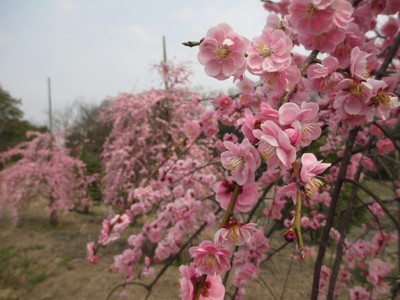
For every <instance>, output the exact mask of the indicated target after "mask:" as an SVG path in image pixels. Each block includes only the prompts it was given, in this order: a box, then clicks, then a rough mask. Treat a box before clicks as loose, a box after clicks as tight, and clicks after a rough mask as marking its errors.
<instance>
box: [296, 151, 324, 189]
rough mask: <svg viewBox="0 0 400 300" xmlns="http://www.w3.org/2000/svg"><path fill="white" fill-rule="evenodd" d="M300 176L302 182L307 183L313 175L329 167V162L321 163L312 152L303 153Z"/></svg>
mask: <svg viewBox="0 0 400 300" xmlns="http://www.w3.org/2000/svg"><path fill="white" fill-rule="evenodd" d="M301 164H302V167H301V171H300V178H301V181H302V182H303V183H308V182H310V181H311V180H312V178H313V177H316V176H317V175H319V174H321V173H322V172H324V171H325V170H326V169H327V168H329V167H330V165H331V164H330V163H323V162H322V160H319V161H318V160H317V158H316V157H315V155H314V154H313V153H304V154H303V155H302V157H301Z"/></svg>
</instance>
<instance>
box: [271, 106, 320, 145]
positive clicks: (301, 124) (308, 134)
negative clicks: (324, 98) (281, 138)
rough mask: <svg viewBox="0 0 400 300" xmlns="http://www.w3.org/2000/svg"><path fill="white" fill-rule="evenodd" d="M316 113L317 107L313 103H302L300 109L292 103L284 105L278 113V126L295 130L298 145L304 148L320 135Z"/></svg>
mask: <svg viewBox="0 0 400 300" xmlns="http://www.w3.org/2000/svg"><path fill="white" fill-rule="evenodd" d="M318 111H319V106H318V104H317V103H314V102H303V103H301V107H299V106H298V105H297V104H296V103H293V102H289V103H285V104H283V105H282V106H281V107H280V108H279V111H278V115H279V124H281V125H283V126H291V127H292V128H293V129H295V130H296V131H297V132H298V133H299V134H300V137H299V138H300V145H301V146H303V147H305V146H308V145H309V144H310V143H311V142H312V141H313V140H316V139H317V138H319V136H320V135H321V127H320V126H319V125H318V123H317V120H318ZM286 133H288V132H286ZM292 135H293V133H291V134H290V136H292ZM293 138H295V137H293ZM293 138H292V139H293ZM292 144H293V143H292Z"/></svg>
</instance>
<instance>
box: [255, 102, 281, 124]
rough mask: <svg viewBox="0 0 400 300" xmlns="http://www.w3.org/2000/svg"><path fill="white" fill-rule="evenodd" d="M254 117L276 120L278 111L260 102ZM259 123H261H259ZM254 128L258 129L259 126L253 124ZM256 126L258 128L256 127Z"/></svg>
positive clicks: (263, 119) (262, 119)
mask: <svg viewBox="0 0 400 300" xmlns="http://www.w3.org/2000/svg"><path fill="white" fill-rule="evenodd" d="M256 117H257V118H258V119H260V120H261V121H267V120H269V121H274V122H278V119H279V116H278V111H277V110H276V109H274V108H272V107H271V105H269V104H268V103H266V102H262V103H261V106H260V111H258V112H257V114H256ZM259 125H261V124H259ZM255 127H256V128H255V129H259V126H255ZM257 127H258V128H257Z"/></svg>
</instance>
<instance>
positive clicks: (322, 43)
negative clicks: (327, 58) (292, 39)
mask: <svg viewBox="0 0 400 300" xmlns="http://www.w3.org/2000/svg"><path fill="white" fill-rule="evenodd" d="M298 40H299V42H300V43H301V44H303V46H304V48H305V49H306V50H313V49H317V50H319V51H321V52H326V53H331V52H333V51H334V50H335V49H336V47H337V45H339V44H340V43H341V42H343V40H344V31H342V30H340V29H338V28H336V27H333V28H331V29H330V30H329V31H327V32H323V33H321V34H319V35H310V34H299V35H298Z"/></svg>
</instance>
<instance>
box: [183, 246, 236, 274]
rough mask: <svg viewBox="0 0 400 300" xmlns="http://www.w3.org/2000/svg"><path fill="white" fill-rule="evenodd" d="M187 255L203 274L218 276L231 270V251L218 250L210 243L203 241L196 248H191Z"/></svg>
mask: <svg viewBox="0 0 400 300" xmlns="http://www.w3.org/2000/svg"><path fill="white" fill-rule="evenodd" d="M189 253H190V255H191V256H192V258H193V262H194V264H195V265H196V268H197V269H198V270H199V271H200V272H201V273H203V274H207V275H219V274H221V272H223V271H227V270H229V269H230V268H231V265H230V262H229V258H230V256H231V251H229V250H227V249H219V248H217V247H216V246H215V245H214V243H213V242H211V241H203V242H201V243H200V245H199V246H198V247H191V248H190V249H189Z"/></svg>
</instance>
